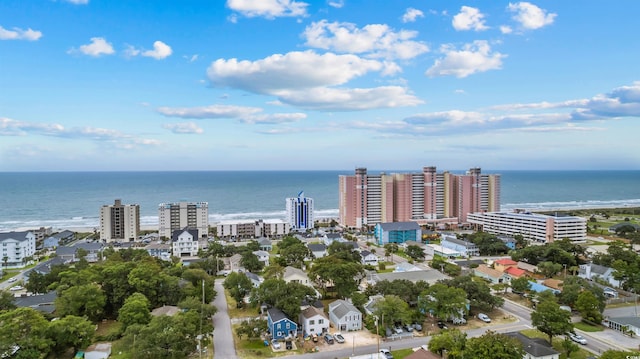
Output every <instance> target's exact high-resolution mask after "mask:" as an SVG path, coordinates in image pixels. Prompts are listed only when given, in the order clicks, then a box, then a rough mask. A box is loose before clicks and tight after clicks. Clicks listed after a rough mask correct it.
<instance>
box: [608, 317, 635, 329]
mask: <svg viewBox="0 0 640 359" xmlns="http://www.w3.org/2000/svg"><path fill="white" fill-rule="evenodd" d="M609 321H610V322H614V323H618V324H620V325H628V326H633V327H636V328H640V317H616V318H609Z"/></svg>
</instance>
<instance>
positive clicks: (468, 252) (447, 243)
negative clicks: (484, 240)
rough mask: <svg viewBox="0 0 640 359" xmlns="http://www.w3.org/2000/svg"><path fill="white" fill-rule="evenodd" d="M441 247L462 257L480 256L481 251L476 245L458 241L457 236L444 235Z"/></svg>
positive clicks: (461, 240)
mask: <svg viewBox="0 0 640 359" xmlns="http://www.w3.org/2000/svg"><path fill="white" fill-rule="evenodd" d="M440 245H441V246H443V247H444V248H449V249H453V250H454V251H456V252H458V253H460V256H462V257H472V256H479V255H480V249H479V248H478V246H477V245H476V244H475V243H472V242H469V241H465V240H463V239H458V238H457V237H456V236H455V234H442V239H441V241H440Z"/></svg>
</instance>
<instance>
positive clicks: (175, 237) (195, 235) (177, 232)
mask: <svg viewBox="0 0 640 359" xmlns="http://www.w3.org/2000/svg"><path fill="white" fill-rule="evenodd" d="M185 231H187V232H189V234H191V236H192V237H193V240H194V241H197V240H198V230H197V229H194V228H184V229H177V230H175V231H173V234H172V235H171V241H173V242H175V241H177V240H178V237H179V236H180V235H181V234H182V233H184V232H185Z"/></svg>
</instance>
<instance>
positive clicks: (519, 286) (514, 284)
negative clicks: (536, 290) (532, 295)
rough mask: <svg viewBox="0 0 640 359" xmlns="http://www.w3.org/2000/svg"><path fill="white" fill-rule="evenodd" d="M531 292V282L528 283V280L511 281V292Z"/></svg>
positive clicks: (523, 278)
mask: <svg viewBox="0 0 640 359" xmlns="http://www.w3.org/2000/svg"><path fill="white" fill-rule="evenodd" d="M530 290H531V282H529V278H527V277H520V278H516V279H512V280H511V291H512V292H514V293H520V294H523V293H527V292H528V291H530Z"/></svg>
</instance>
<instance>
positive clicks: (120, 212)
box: [100, 199, 140, 243]
mask: <svg viewBox="0 0 640 359" xmlns="http://www.w3.org/2000/svg"><path fill="white" fill-rule="evenodd" d="M139 232H140V206H139V205H137V204H122V201H121V200H119V199H116V200H115V201H114V204H112V205H104V206H102V207H101V208H100V240H102V241H105V242H107V243H109V242H132V241H135V240H136V238H137V237H138V233H139Z"/></svg>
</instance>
